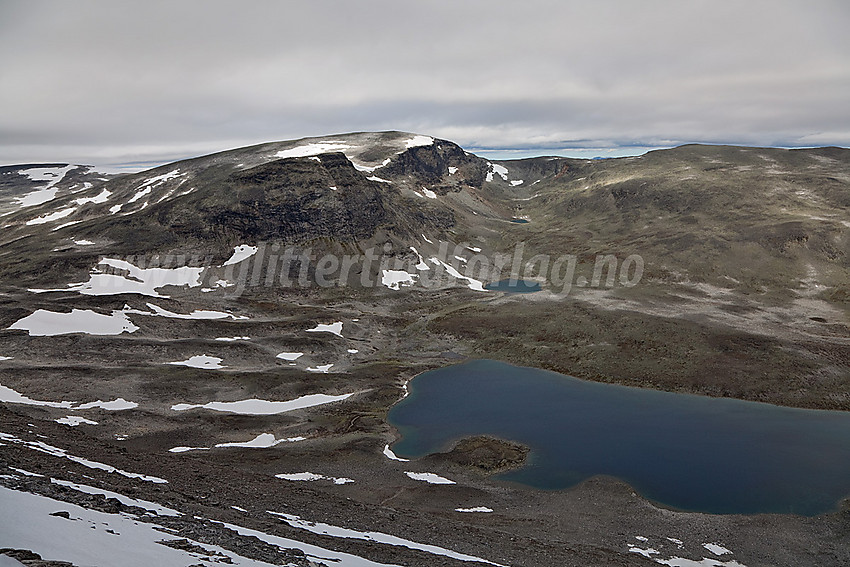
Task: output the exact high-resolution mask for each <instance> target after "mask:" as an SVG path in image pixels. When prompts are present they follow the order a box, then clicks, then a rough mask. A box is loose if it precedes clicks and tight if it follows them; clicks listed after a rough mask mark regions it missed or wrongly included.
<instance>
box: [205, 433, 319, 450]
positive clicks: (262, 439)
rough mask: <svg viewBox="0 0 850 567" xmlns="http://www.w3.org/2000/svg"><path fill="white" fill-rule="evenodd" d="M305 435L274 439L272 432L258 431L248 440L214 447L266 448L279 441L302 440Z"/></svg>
mask: <svg viewBox="0 0 850 567" xmlns="http://www.w3.org/2000/svg"><path fill="white" fill-rule="evenodd" d="M304 439H306V437H288V438H286V439H275V436H274V434H273V433H260V434H259V435H257V436H256V437H254V438H253V439H251V440H250V441H243V442H242V443H216V445H215V446H216V447H245V448H250V449H268V448H270V447H274V446H275V445H280V444H281V443H294V442H295V441H303V440H304Z"/></svg>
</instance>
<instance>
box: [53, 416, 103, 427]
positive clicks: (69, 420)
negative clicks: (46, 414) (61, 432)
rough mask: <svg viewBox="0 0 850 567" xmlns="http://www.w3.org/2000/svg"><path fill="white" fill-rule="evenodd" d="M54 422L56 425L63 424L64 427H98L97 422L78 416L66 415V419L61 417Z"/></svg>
mask: <svg viewBox="0 0 850 567" xmlns="http://www.w3.org/2000/svg"><path fill="white" fill-rule="evenodd" d="M54 421H55V422H56V423H61V424H62V425H70V426H71V427H76V426H78V425H81V424H86V425H97V422H96V421H92V420H90V419H86V418H84V417H80V416H78V415H66V416H65V417H60V418H59V419H56V420H54Z"/></svg>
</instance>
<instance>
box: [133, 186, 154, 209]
mask: <svg viewBox="0 0 850 567" xmlns="http://www.w3.org/2000/svg"><path fill="white" fill-rule="evenodd" d="M151 191H153V188H152V187H145V188H144V189H142V190H141V191H139V192H137V193H136V194H135V195H133V196H132V197H130V200H129V201H127V204H128V205H129V204H131V203H135V202H136V201H138V200H139V199H141V198H142V197H144V196H146V195H149V194H150V193H151Z"/></svg>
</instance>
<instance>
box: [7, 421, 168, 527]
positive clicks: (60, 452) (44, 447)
mask: <svg viewBox="0 0 850 567" xmlns="http://www.w3.org/2000/svg"><path fill="white" fill-rule="evenodd" d="M0 440H3V441H8V442H10V443H16V444H19V445H24V446H25V447H27V448H28V449H32V450H33V451H39V452H40V453H46V454H48V455H52V456H54V457H59V458H64V459H68V460H70V461H73V462H75V463H77V464H80V465H82V466H84V467H87V468H90V469H95V470H102V471H106V472H108V473H116V474H120V475H121V476H126V477H127V478H135V479H139V480H143V481H145V482H152V483H154V484H167V483H168V481H167V480H165V479H162V478H157V477H155V476H148V475H144V474H140V473H134V472H127V471H124V470H121V469H119V468H115V467H113V466H112V465H106V464H104V463H99V462H97V461H91V460H89V459H86V458H83V457H77V456H76V455H71V454H70V453H68V452H67V451H66V450H65V449H60V448H59V447H54V446H52V445H48V444H47V443H44V442H43V441H24V440H23V439H20V438H18V437H15V436H14V435H11V434H9V433H3V432H0ZM0 510H2V507H0Z"/></svg>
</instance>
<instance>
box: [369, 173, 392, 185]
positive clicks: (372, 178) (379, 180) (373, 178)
mask: <svg viewBox="0 0 850 567" xmlns="http://www.w3.org/2000/svg"><path fill="white" fill-rule="evenodd" d="M366 179H368V180H369V181H377V182H378V183H392V181H389V180H387V179H383V178H381V177H378V176H377V175H372V176H370V177H367V178H366Z"/></svg>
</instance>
